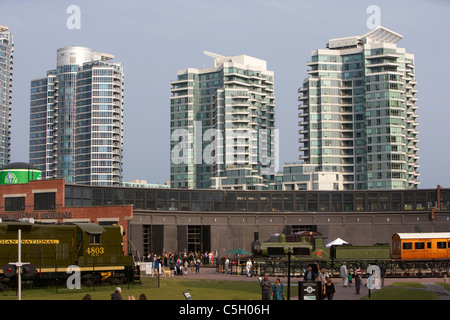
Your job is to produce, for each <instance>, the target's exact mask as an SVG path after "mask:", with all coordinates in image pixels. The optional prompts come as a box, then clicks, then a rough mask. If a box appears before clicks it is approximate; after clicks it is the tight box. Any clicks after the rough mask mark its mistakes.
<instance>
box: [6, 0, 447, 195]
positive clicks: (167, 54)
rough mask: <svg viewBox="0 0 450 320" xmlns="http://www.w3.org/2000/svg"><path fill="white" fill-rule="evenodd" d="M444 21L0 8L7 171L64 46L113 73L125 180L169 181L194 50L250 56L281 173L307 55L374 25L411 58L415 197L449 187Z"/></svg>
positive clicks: (198, 5)
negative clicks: (7, 66)
mask: <svg viewBox="0 0 450 320" xmlns="http://www.w3.org/2000/svg"><path fill="white" fill-rule="evenodd" d="M71 5H76V6H78V8H79V15H77V16H76V18H79V19H78V20H73V18H74V17H75V16H74V11H71V10H69V13H68V8H69V7H70V6H71ZM371 5H376V6H378V8H379V15H376V16H374V12H373V11H369V13H368V12H367V11H368V8H369V7H370V6H371ZM449 15H450V1H446V0H428V1H426V0H396V1H384V0H383V1H382V0H370V1H364V0H360V1H357V0H353V1H349V0H340V1H337V0H322V1H317V0H316V1H301V0H223V1H218V0H159V1H156V0H127V1H119V0H108V1H104V0H95V1H76V0H70V1H65V0H0V25H6V26H9V28H10V31H11V32H12V33H13V36H14V43H15V52H14V70H13V105H12V123H11V126H12V142H11V162H29V156H28V149H29V121H30V119H29V109H30V82H31V80H32V79H36V78H40V77H43V76H45V75H46V72H47V70H51V69H54V68H55V67H56V51H57V49H59V48H63V47H66V46H72V45H74V46H83V47H89V48H91V49H93V50H95V51H98V52H105V53H110V54H113V55H114V56H115V59H114V60H112V62H120V63H122V64H123V66H124V73H125V89H124V97H125V99H124V159H123V162H124V177H123V178H124V181H130V180H134V179H143V180H147V182H148V183H165V182H166V181H168V180H169V179H170V143H169V141H170V88H171V86H170V81H172V80H175V79H176V77H177V71H178V70H181V69H186V68H202V67H212V66H213V64H214V62H213V59H212V58H211V57H208V56H206V55H204V54H203V52H204V51H210V52H214V53H218V54H221V55H225V56H232V55H241V54H246V55H250V56H253V57H256V58H259V59H263V60H266V61H267V68H268V70H271V71H274V73H275V85H274V87H275V88H274V89H275V97H276V99H275V104H276V107H275V109H276V113H275V118H276V122H275V124H276V127H277V128H278V129H279V137H280V150H279V163H280V168H279V169H280V170H281V169H282V168H281V167H282V165H283V164H284V163H286V162H297V161H298V156H299V151H298V147H299V144H298V138H299V136H298V121H299V119H298V104H299V102H298V96H299V94H298V92H297V90H298V88H299V87H301V86H302V83H303V80H304V79H305V78H306V77H307V73H306V71H307V70H308V68H307V66H306V63H307V62H308V61H310V60H311V51H313V50H316V49H321V48H325V47H326V44H327V42H328V40H329V39H332V38H339V37H346V36H355V35H363V34H365V33H367V32H369V31H370V29H369V27H370V22H373V21H374V20H373V19H375V18H376V19H378V18H379V19H378V20H377V21H378V22H379V23H380V24H381V25H382V26H383V27H386V28H388V29H390V30H392V31H395V32H397V33H399V34H401V35H402V36H403V39H402V40H401V41H400V42H398V43H397V46H398V47H402V48H406V51H407V52H408V53H413V54H414V55H415V71H416V80H417V82H418V85H417V89H418V93H417V97H418V99H419V100H418V103H417V104H418V107H419V109H418V115H419V118H418V122H419V148H420V152H419V156H420V160H419V164H420V170H419V172H420V179H419V181H420V188H436V186H437V185H441V186H443V187H450V168H449V164H450V160H449V159H450V142H449V140H450V125H449V119H450V105H449V104H450V103H449V99H448V91H449V89H448V79H449V75H450V63H449V62H448V58H449V52H450V41H448V40H449V31H450V19H449ZM68 21H69V24H68ZM74 22H79V25H75V27H77V28H73V27H68V25H69V26H73V25H74V24H73V23H74ZM368 22H369V23H368ZM78 27H79V28H78Z"/></svg>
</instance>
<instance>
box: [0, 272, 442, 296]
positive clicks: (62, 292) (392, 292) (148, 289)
mask: <svg viewBox="0 0 450 320" xmlns="http://www.w3.org/2000/svg"><path fill="white" fill-rule="evenodd" d="M441 285H443V286H444V287H445V288H446V289H447V290H450V285H449V284H441ZM414 288H415V289H416V290H414ZM420 288H424V286H423V285H422V284H420V283H413V282H407V283H404V282H398V283H394V284H393V285H392V286H390V287H385V288H383V289H380V290H376V291H374V292H373V293H372V294H371V298H370V300H438V299H439V296H438V295H437V294H435V293H432V292H429V291H424V290H417V289H420ZM286 289H287V286H285V290H286ZM297 290H298V288H297V287H296V286H293V287H291V297H296V296H297ZM113 291H114V287H108V286H101V287H95V289H93V288H82V289H80V290H68V289H63V288H58V289H56V288H55V287H53V288H41V289H37V288H34V289H24V290H22V300H81V299H82V298H83V297H84V296H85V295H86V294H87V293H88V294H90V295H91V297H92V300H110V299H111V293H113ZM186 291H188V292H189V293H190V294H191V296H192V297H193V299H194V300H261V288H260V286H259V284H258V282H257V281H256V280H255V281H254V282H247V281H219V280H192V279H167V280H166V279H161V281H160V287H159V288H158V287H157V280H156V278H146V277H143V278H142V284H134V285H127V284H125V285H123V286H122V298H123V299H124V300H127V299H128V296H129V295H130V294H131V295H133V296H134V297H135V298H136V299H139V296H140V294H141V293H143V294H145V295H146V297H147V299H148V300H185V297H184V295H183V292H186ZM286 296H287V293H286V292H285V297H286ZM0 300H17V295H16V291H15V290H10V291H6V292H0ZM362 300H369V298H368V297H367V296H366V297H363V298H362Z"/></svg>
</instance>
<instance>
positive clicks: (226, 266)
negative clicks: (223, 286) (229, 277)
mask: <svg viewBox="0 0 450 320" xmlns="http://www.w3.org/2000/svg"><path fill="white" fill-rule="evenodd" d="M229 266H230V259H228V257H227V258H226V259H225V274H228V267H229Z"/></svg>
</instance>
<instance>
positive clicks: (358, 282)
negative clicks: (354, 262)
mask: <svg viewBox="0 0 450 320" xmlns="http://www.w3.org/2000/svg"><path fill="white" fill-rule="evenodd" d="M361 278H362V272H361V269H360V268H359V266H356V270H355V288H356V292H355V293H356V294H359V292H360V289H361Z"/></svg>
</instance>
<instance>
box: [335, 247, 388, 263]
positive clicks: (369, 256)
mask: <svg viewBox="0 0 450 320" xmlns="http://www.w3.org/2000/svg"><path fill="white" fill-rule="evenodd" d="M331 251H332V257H333V258H334V259H336V260H387V259H390V257H391V247H390V245H389V244H378V245H373V246H352V245H340V246H335V247H334V248H332V250H331ZM333 251H334V253H333Z"/></svg>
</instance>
